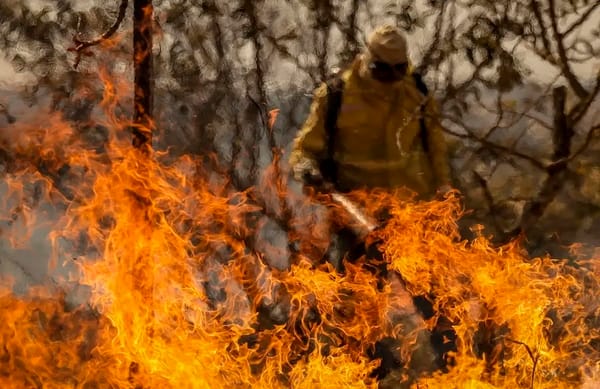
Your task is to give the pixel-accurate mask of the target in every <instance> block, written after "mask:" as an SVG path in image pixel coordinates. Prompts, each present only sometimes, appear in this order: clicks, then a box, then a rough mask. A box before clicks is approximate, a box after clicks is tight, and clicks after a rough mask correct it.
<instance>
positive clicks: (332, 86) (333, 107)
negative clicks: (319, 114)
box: [320, 73, 429, 182]
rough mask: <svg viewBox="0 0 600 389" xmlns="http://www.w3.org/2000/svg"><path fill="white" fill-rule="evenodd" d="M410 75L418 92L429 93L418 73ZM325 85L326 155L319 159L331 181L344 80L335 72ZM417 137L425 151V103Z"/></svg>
mask: <svg viewBox="0 0 600 389" xmlns="http://www.w3.org/2000/svg"><path fill="white" fill-rule="evenodd" d="M412 77H413V79H414V80H415V84H416V86H417V89H418V90H419V92H421V93H422V94H423V96H425V97H427V96H428V95H429V90H428V89H427V85H426V84H425V82H424V81H423V78H422V77H421V75H420V74H419V73H412ZM325 84H326V85H327V108H326V110H325V133H326V135H327V157H326V158H325V159H324V160H323V161H321V163H320V169H321V174H323V176H324V177H325V178H326V179H327V180H329V181H331V182H336V178H337V166H336V163H335V160H334V158H333V153H334V151H335V149H334V148H335V139H336V136H337V132H338V127H337V119H338V116H339V113H340V109H341V107H342V98H343V96H342V95H343V92H344V80H343V79H342V77H341V73H337V74H335V75H334V76H333V77H331V78H329V79H328V80H327V81H326V83H325ZM419 127H420V130H419V138H420V139H421V144H422V146H423V150H424V151H425V153H428V151H429V142H428V139H427V126H426V124H425V105H421V115H420V117H419Z"/></svg>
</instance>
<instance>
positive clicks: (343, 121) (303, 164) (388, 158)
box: [289, 25, 451, 388]
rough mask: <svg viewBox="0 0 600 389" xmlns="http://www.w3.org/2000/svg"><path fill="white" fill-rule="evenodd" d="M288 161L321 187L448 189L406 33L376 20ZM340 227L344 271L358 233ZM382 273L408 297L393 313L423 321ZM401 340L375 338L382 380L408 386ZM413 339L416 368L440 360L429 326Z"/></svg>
mask: <svg viewBox="0 0 600 389" xmlns="http://www.w3.org/2000/svg"><path fill="white" fill-rule="evenodd" d="M289 162H290V167H291V170H292V173H293V176H294V177H295V178H296V179H297V180H300V181H302V182H304V183H305V184H307V185H309V186H317V187H321V189H330V190H336V191H340V192H346V191H351V190H355V189H370V188H387V189H398V188H406V189H409V190H410V191H411V192H413V193H414V194H416V197H417V198H418V199H425V200H427V199H431V198H433V197H434V196H435V195H436V194H444V193H446V192H448V191H449V190H450V189H451V186H450V183H451V179H450V165H449V160H448V156H447V146H446V142H445V139H444V136H443V132H442V127H441V125H440V122H439V113H438V107H437V104H436V102H435V101H434V99H432V98H431V96H430V95H429V93H428V92H427V87H426V86H425V85H424V83H423V81H422V80H421V79H420V77H418V75H416V74H413V73H412V72H411V69H410V64H409V59H408V50H407V41H406V38H405V36H404V34H403V33H402V32H401V31H400V30H399V29H398V28H396V27H394V26H390V25H385V26H382V27H379V28H377V29H376V30H375V31H373V33H372V34H371V35H370V36H369V38H368V41H367V45H366V48H365V50H364V51H363V52H362V53H360V54H359V55H357V57H356V58H355V59H354V61H353V63H352V64H351V65H350V66H349V67H348V68H347V69H345V70H342V71H341V72H340V73H339V74H338V75H337V77H334V78H333V79H332V80H329V81H327V82H323V83H322V84H321V85H320V86H319V87H318V88H317V89H316V91H315V93H314V99H313V102H312V105H311V109H310V113H309V116H308V118H307V120H306V121H305V123H304V125H303V127H302V128H301V129H300V131H299V133H298V134H297V136H296V138H295V140H294V143H293V147H292V152H291V155H290V161H289ZM333 219H335V218H333ZM332 221H333V223H334V224H335V220H332ZM337 227H338V230H337V231H336V235H337V238H336V237H334V239H333V242H332V245H331V246H333V247H334V249H333V254H332V253H331V246H330V253H329V254H328V256H329V257H330V258H329V260H330V262H332V264H333V266H334V267H335V268H336V269H337V270H339V271H343V266H342V261H341V260H342V258H341V257H342V256H343V255H344V254H343V253H344V252H347V249H350V248H352V246H354V245H356V243H357V240H358V241H360V237H357V236H356V235H354V232H348V231H345V230H344V227H343V226H337ZM339 227H341V229H339ZM336 246H337V247H336ZM386 272H387V271H385V270H384V272H383V273H386ZM382 275H384V274H382ZM384 277H385V278H387V279H388V282H389V283H390V286H391V289H392V290H393V294H394V295H395V296H396V297H397V298H399V299H400V300H403V301H405V303H404V304H401V305H402V306H399V307H396V308H394V309H393V310H392V311H391V313H390V315H391V318H390V320H391V321H392V322H401V323H402V325H403V328H405V329H406V330H407V331H412V330H413V329H415V328H419V327H422V326H423V319H422V318H421V316H420V314H419V313H418V312H417V307H416V306H415V304H414V303H413V302H412V300H411V296H410V295H409V294H408V292H407V291H406V289H405V288H404V287H403V285H402V281H401V279H400V278H399V276H398V275H397V274H387V275H384ZM386 342H387V344H386ZM398 342H400V340H399V339H386V340H384V341H382V343H381V344H379V346H378V347H379V348H380V350H381V354H380V355H379V357H381V358H382V364H381V366H380V368H379V369H378V372H377V375H378V376H379V378H380V379H382V381H381V382H380V387H382V388H383V387H388V386H389V387H405V386H406V387H408V386H409V382H405V383H404V384H399V382H398V381H399V378H398V376H396V374H400V375H402V374H404V373H398V372H402V371H403V368H401V365H402V364H400V365H399V364H398V363H396V362H393V361H396V360H398V359H400V356H399V355H397V352H398V351H397V350H398V344H399V343H398ZM415 343H416V345H417V346H416V347H415V351H414V353H413V356H412V358H411V365H412V366H411V367H410V368H409V369H412V370H413V372H417V374H418V372H419V371H427V370H430V369H435V367H436V366H441V365H443V362H442V361H441V359H440V358H441V357H442V355H441V354H440V352H436V351H435V350H434V349H433V346H432V344H431V341H430V339H429V335H428V334H427V333H425V332H420V335H419V340H416V341H415ZM390 361H392V362H390ZM398 369H400V370H398ZM405 373H406V371H405ZM409 375H410V374H409ZM384 377H385V378H384ZM413 378H414V377H413Z"/></svg>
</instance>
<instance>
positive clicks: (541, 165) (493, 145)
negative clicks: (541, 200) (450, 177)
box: [443, 117, 547, 170]
mask: <svg viewBox="0 0 600 389" xmlns="http://www.w3.org/2000/svg"><path fill="white" fill-rule="evenodd" d="M447 118H448V117H447ZM450 120H452V121H453V122H454V123H455V124H459V125H460V126H462V127H463V128H465V129H466V130H467V132H469V133H468V134H460V133H457V132H455V131H452V130H450V129H448V128H445V127H444V128H443V129H444V132H446V133H448V134H449V135H452V136H455V137H457V138H461V139H468V140H473V141H475V142H478V143H481V144H482V145H484V146H486V147H489V148H490V149H493V150H497V151H502V152H504V153H506V154H509V155H512V156H515V157H519V158H521V159H524V160H526V161H528V162H530V163H531V164H532V165H533V166H535V167H537V168H539V169H541V170H546V168H547V164H545V163H543V162H541V161H538V160H537V159H535V158H533V157H532V156H530V155H527V154H524V153H521V152H519V151H516V150H512V149H510V148H509V147H506V146H502V145H498V144H496V143H493V142H490V141H489V140H487V139H485V138H481V137H478V136H476V135H474V134H473V131H472V129H468V128H467V127H466V126H465V124H464V123H460V122H458V121H456V120H454V119H450Z"/></svg>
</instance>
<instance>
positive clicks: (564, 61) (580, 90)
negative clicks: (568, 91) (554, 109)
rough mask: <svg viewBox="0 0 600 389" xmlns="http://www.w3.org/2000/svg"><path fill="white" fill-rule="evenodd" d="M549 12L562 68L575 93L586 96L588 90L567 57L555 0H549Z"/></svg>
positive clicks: (582, 96)
mask: <svg viewBox="0 0 600 389" xmlns="http://www.w3.org/2000/svg"><path fill="white" fill-rule="evenodd" d="M548 5H549V7H548V8H549V13H550V24H551V25H552V32H553V33H554V39H555V41H556V46H557V49H558V57H559V58H560V68H561V69H562V71H563V73H564V76H565V78H566V79H567V81H568V82H569V85H570V86H571V88H573V91H575V94H577V96H579V97H581V98H585V97H587V95H588V92H587V91H586V90H585V88H584V87H583V85H581V82H579V80H578V79H577V77H575V74H573V70H572V69H571V67H570V66H569V59H568V58H567V51H566V49H565V44H564V38H565V37H564V35H563V34H562V33H561V32H560V31H558V17H557V16H556V10H555V4H554V0H548Z"/></svg>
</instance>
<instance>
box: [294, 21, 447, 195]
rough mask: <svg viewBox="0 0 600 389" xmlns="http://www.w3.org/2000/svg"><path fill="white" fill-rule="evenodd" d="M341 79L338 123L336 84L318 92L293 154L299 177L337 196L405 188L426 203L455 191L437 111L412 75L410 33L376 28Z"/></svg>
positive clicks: (432, 101) (387, 26) (325, 85)
mask: <svg viewBox="0 0 600 389" xmlns="http://www.w3.org/2000/svg"><path fill="white" fill-rule="evenodd" d="M339 78H340V82H339V83H338V85H337V86H336V87H337V88H339V89H341V90H340V91H338V92H339V95H341V96H340V97H341V101H338V102H337V103H333V104H337V105H338V107H336V108H334V109H335V110H336V112H335V113H334V114H333V115H335V117H334V118H331V115H332V113H331V110H330V105H331V104H332V102H331V98H332V94H333V93H332V89H331V88H332V87H331V85H328V84H327V83H325V82H324V83H323V84H321V85H320V86H319V87H318V88H317V89H316V91H315V93H314V99H313V102H312V106H311V109H310V114H309V116H308V118H307V120H306V121H305V123H304V126H303V127H302V128H301V129H300V131H299V133H298V135H297V137H296V139H295V140H294V144H293V148H292V153H291V156H290V166H291V168H292V172H293V175H294V177H295V178H296V179H298V180H302V181H303V182H305V183H309V184H311V183H318V182H322V181H328V182H330V183H332V184H333V185H334V187H335V189H337V190H339V191H349V190H354V189H360V188H399V187H405V188H407V189H410V190H411V191H412V192H414V193H416V194H417V197H418V198H422V199H428V198H431V197H432V196H433V195H435V194H436V193H437V192H438V191H440V190H442V191H447V190H449V188H450V176H449V162H448V158H447V150H446V143H445V140H444V137H443V134H442V129H441V126H440V123H439V119H438V108H437V105H436V102H435V101H434V100H433V99H432V98H431V97H430V96H428V95H427V93H426V92H425V93H424V90H423V89H424V88H426V87H424V84H423V83H422V81H420V79H418V78H416V77H412V76H411V71H410V65H409V59H408V50H407V41H406V38H405V36H404V34H403V33H402V32H401V31H400V30H399V29H398V28H396V27H393V26H390V25H385V26H382V27H380V28H378V29H376V30H375V31H374V32H373V33H372V34H371V35H370V36H369V39H368V41H367V45H366V49H365V50H364V51H363V52H362V53H361V54H359V55H357V57H356V58H355V60H354V61H353V63H352V64H351V65H350V66H349V68H348V69H345V70H343V71H342V72H341V74H340V76H339ZM339 99H340V98H339V97H338V100H339Z"/></svg>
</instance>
